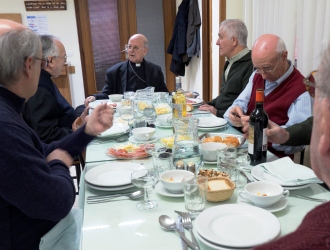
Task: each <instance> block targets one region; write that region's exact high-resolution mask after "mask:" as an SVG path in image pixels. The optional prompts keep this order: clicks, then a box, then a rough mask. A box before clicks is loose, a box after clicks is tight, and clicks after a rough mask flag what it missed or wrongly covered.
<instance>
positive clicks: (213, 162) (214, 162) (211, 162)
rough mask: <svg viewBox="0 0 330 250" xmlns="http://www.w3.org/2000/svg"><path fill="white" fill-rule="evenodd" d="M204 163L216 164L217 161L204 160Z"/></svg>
mask: <svg viewBox="0 0 330 250" xmlns="http://www.w3.org/2000/svg"><path fill="white" fill-rule="evenodd" d="M204 163H205V164H211V165H212V164H217V161H204Z"/></svg>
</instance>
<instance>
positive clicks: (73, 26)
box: [0, 0, 85, 107]
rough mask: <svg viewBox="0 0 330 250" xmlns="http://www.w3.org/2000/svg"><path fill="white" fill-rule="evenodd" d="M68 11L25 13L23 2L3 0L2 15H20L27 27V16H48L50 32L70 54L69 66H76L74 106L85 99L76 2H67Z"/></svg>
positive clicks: (73, 86) (0, 4) (73, 94)
mask: <svg viewBox="0 0 330 250" xmlns="http://www.w3.org/2000/svg"><path fill="white" fill-rule="evenodd" d="M66 2H67V10H64V11H25V6H24V1H22V0H1V3H0V6H1V10H0V11H1V13H20V14H21V15H22V22H23V24H24V25H27V20H26V17H27V16H33V15H46V16H47V21H48V32H49V34H51V35H55V36H57V37H59V38H60V39H61V42H62V43H63V44H64V46H65V48H66V51H67V54H68V64H70V65H72V66H75V69H76V73H75V74H70V77H71V79H70V80H71V81H70V82H71V84H72V85H71V95H72V105H73V106H74V107H76V106H78V105H80V104H83V102H84V99H85V94H84V84H83V76H82V69H81V60H80V51H79V45H78V44H79V42H78V34H77V23H76V16H75V10H74V0H67V1H66Z"/></svg>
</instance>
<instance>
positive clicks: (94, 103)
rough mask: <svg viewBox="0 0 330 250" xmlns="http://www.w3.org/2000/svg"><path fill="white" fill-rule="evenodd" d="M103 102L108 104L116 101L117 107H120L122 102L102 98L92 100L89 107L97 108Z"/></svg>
mask: <svg viewBox="0 0 330 250" xmlns="http://www.w3.org/2000/svg"><path fill="white" fill-rule="evenodd" d="M101 103H108V104H112V103H115V104H116V107H114V108H115V109H116V108H117V107H120V106H121V105H122V104H121V103H120V102H113V101H111V100H110V99H101V100H95V101H93V102H90V103H89V107H90V108H91V109H95V108H96V106H97V105H100V104H101Z"/></svg>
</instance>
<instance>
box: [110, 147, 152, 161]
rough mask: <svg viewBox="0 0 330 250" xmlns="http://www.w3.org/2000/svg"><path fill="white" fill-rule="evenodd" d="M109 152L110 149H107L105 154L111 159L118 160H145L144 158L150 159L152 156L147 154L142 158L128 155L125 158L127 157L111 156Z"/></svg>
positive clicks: (141, 156)
mask: <svg viewBox="0 0 330 250" xmlns="http://www.w3.org/2000/svg"><path fill="white" fill-rule="evenodd" d="M108 150H109V148H107V149H106V150H105V151H104V153H105V154H106V155H107V156H108V157H110V158H111V159H118V160H120V159H121V160H131V159H143V158H148V157H150V156H151V155H150V154H148V153H146V154H143V155H140V156H132V155H128V156H125V155H122V156H114V155H111V154H109V153H108Z"/></svg>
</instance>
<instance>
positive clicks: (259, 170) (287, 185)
mask: <svg viewBox="0 0 330 250" xmlns="http://www.w3.org/2000/svg"><path fill="white" fill-rule="evenodd" d="M298 165H299V164H298ZM300 166H301V167H305V166H302V165H300ZM306 168H307V167H306ZM251 175H252V177H253V179H254V180H255V181H261V180H265V181H271V182H275V183H277V184H280V185H281V186H282V187H283V188H284V189H287V190H295V189H301V188H306V187H308V186H310V185H311V184H297V183H295V182H290V181H286V182H285V181H282V180H280V179H279V178H277V177H275V176H273V175H271V174H269V173H267V172H266V171H265V169H264V168H263V167H261V166H260V165H257V166H255V167H253V168H252V170H251Z"/></svg>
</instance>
